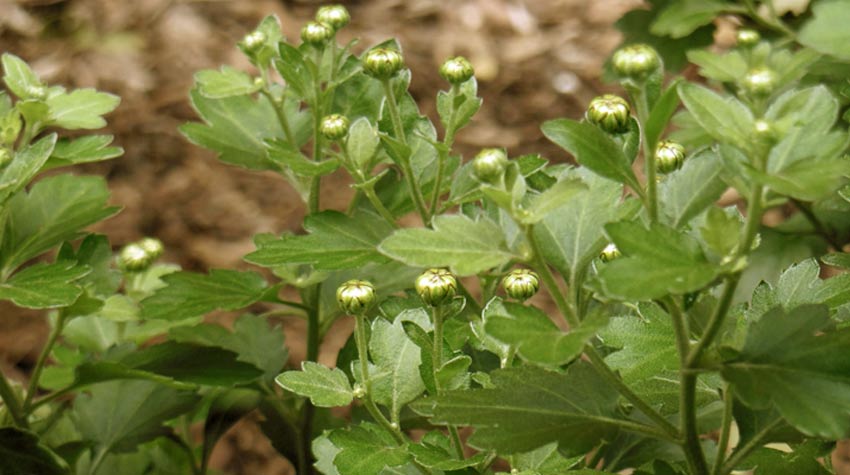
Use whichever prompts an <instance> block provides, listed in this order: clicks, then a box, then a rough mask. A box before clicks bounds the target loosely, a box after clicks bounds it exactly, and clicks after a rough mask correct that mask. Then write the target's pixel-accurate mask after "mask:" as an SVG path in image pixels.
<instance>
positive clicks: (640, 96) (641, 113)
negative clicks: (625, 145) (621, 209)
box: [631, 86, 658, 223]
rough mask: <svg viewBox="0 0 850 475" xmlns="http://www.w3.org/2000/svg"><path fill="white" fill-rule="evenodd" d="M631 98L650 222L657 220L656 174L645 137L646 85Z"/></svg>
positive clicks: (646, 115) (651, 154) (652, 153)
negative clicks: (641, 155)
mask: <svg viewBox="0 0 850 475" xmlns="http://www.w3.org/2000/svg"><path fill="white" fill-rule="evenodd" d="M631 92H632V99H633V100H634V102H635V108H636V109H637V116H638V122H639V123H640V142H641V145H642V148H643V162H644V167H645V174H646V201H645V203H646V211H647V212H648V213H649V220H650V222H653V223H654V222H655V221H658V179H657V177H658V175H657V170H656V165H655V146H656V145H657V144H654V143H649V142H648V141H647V139H646V128H645V127H646V122H647V120H648V119H649V104H648V103H647V97H646V87H645V86H641V87H640V88H639V89H636V90H633V91H631Z"/></svg>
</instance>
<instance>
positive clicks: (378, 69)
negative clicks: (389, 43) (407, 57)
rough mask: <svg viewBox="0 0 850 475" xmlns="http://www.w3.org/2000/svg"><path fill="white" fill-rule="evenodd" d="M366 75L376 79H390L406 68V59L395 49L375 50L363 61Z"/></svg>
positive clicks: (370, 51) (367, 54)
mask: <svg viewBox="0 0 850 475" xmlns="http://www.w3.org/2000/svg"><path fill="white" fill-rule="evenodd" d="M363 68H364V69H365V70H366V74H368V75H370V76H372V77H373V78H376V79H389V78H391V77H393V76H395V75H396V73H398V72H399V71H401V70H402V68H404V58H402V56H401V53H399V52H398V51H396V50H393V49H387V48H374V49H371V50H369V52H368V53H366V56H365V57H364V59H363Z"/></svg>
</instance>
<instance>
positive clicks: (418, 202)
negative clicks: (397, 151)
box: [381, 79, 431, 225]
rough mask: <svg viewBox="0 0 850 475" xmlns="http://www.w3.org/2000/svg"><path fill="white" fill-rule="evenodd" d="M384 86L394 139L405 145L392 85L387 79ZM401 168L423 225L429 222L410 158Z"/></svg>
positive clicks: (404, 161) (405, 138)
mask: <svg viewBox="0 0 850 475" xmlns="http://www.w3.org/2000/svg"><path fill="white" fill-rule="evenodd" d="M381 83H382V84H383V86H384V95H385V96H386V97H387V111H388V112H389V113H390V120H392V123H393V130H394V131H395V135H396V138H397V139H398V140H399V141H401V143H403V144H407V137H406V136H405V134H404V125H402V123H401V115H400V114H399V111H398V103H397V102H396V99H395V93H393V88H392V85H391V84H390V80H389V79H384V80H382V81H381ZM399 165H400V166H401V168H402V172H403V173H404V178H405V180H406V181H407V186H408V188H410V198H411V199H412V200H413V204H414V205H415V206H416V211H417V212H418V213H419V216H420V217H421V218H422V222H423V223H424V224H425V225H428V223H430V222H431V220H430V219H429V217H428V210H427V209H426V208H425V198H423V196H422V190H421V189H420V188H419V184H418V183H417V182H416V177H414V176H413V167H411V166H410V157H406V158H405V159H404V160H402V163H400V164H399Z"/></svg>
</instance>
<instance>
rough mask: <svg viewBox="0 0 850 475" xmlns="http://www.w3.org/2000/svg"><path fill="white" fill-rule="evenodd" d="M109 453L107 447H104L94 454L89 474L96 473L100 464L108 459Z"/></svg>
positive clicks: (93, 474)
mask: <svg viewBox="0 0 850 475" xmlns="http://www.w3.org/2000/svg"><path fill="white" fill-rule="evenodd" d="M108 453H109V451H108V450H106V448H102V449H100V450H98V451H97V454H96V455H95V456H94V459H93V460H92V463H91V465H89V475H95V474H96V473H97V469H99V468H100V465H101V464H102V463H103V461H104V460H105V459H106V455H107V454H108Z"/></svg>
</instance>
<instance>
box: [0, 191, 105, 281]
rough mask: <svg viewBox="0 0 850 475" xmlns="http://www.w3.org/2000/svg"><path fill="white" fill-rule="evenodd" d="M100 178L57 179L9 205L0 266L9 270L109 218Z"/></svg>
mask: <svg viewBox="0 0 850 475" xmlns="http://www.w3.org/2000/svg"><path fill="white" fill-rule="evenodd" d="M108 199H109V189H108V188H107V186H106V182H105V181H104V180H103V178H101V177H96V176H80V177H78V176H72V175H58V176H53V177H49V178H45V179H43V180H41V181H39V182H38V183H36V184H35V185H34V186H33V187H32V188H31V189H30V190H29V192H28V193H27V192H21V193H18V194H17V195H15V196H14V197H13V198H12V200H11V201H10V203H9V207H10V210H11V211H10V213H9V218H8V221H7V224H6V225H7V226H8V229H9V231H7V232H6V233H5V236H4V241H3V248H2V251H3V252H2V258H0V259H2V263H3V268H4V269H5V270H7V271H8V270H11V269H14V268H16V267H17V266H19V265H20V264H22V263H23V262H26V261H27V260H29V259H31V258H33V257H35V256H38V255H40V254H42V253H44V252H45V251H47V250H49V249H51V248H53V247H54V246H56V245H58V244H60V243H62V242H64V241H70V240H73V239H75V238H77V237H79V236H80V232H81V230H82V228H84V227H86V226H88V225H90V224H94V223H96V222H98V221H100V220H102V219H104V218H106V217H108V216H112V215H113V214H115V213H116V212H117V211H118V208H114V207H108V206H106V202H107V200H108Z"/></svg>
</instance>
